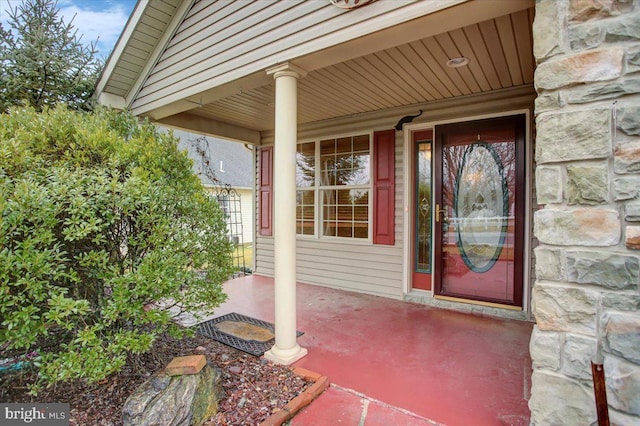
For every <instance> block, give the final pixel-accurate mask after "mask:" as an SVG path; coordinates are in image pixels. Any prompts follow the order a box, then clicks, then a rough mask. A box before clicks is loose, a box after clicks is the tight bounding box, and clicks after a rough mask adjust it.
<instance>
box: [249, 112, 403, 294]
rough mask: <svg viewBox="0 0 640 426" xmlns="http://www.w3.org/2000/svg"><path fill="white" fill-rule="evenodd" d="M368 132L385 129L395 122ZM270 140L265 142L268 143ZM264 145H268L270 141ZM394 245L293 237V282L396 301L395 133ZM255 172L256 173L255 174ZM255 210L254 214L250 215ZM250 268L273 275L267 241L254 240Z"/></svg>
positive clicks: (398, 210)
mask: <svg viewBox="0 0 640 426" xmlns="http://www.w3.org/2000/svg"><path fill="white" fill-rule="evenodd" d="M379 125H380V122H378V127H376V128H375V129H373V130H386V129H390V128H392V127H393V125H395V123H393V125H392V124H390V123H389V124H388V125H386V126H384V127H382V128H380V127H379ZM370 130H372V129H371V128H362V127H359V128H351V129H350V130H348V132H360V131H362V132H368V131H370ZM329 134H331V135H333V134H335V133H334V132H333V131H332V129H331V128H326V129H325V130H324V133H323V132H322V131H320V132H318V131H314V132H313V136H312V135H311V134H308V133H307V134H305V136H306V138H309V137H315V138H320V137H323V136H327V135H329ZM269 139H270V140H269ZM269 139H267V140H265V143H267V142H269V143H273V138H272V137H271V138H269ZM395 152H396V158H395V164H396V196H395V245H393V246H389V245H380V244H376V245H374V244H373V243H370V242H369V243H367V242H362V241H357V242H351V241H350V240H349V239H346V238H345V239H323V238H319V239H318V238H309V237H302V236H298V239H297V243H296V265H297V267H296V275H297V280H298V282H302V283H306V284H315V285H321V286H324V287H331V288H337V289H342V290H348V291H355V292H360V293H367V294H373V295H377V296H384V297H390V298H394V299H401V298H402V268H403V262H402V253H403V242H402V220H403V211H402V206H403V203H404V196H403V192H402V186H403V185H404V180H403V177H402V176H403V173H402V133H400V132H397V133H396V150H395ZM257 172H258V169H256V173H257ZM257 214H259V210H256V215H257ZM370 226H371V224H370ZM254 253H256V255H255V257H256V269H255V273H257V274H259V275H266V276H273V238H272V237H263V236H260V235H257V236H256V247H255V252H254Z"/></svg>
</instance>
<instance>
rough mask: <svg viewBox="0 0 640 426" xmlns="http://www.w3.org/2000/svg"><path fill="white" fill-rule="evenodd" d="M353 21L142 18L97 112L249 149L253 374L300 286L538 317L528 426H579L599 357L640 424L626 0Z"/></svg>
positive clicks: (632, 87)
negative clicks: (263, 329) (267, 286)
mask: <svg viewBox="0 0 640 426" xmlns="http://www.w3.org/2000/svg"><path fill="white" fill-rule="evenodd" d="M355 4H356V1H355V0H311V1H302V0H299V1H294V0H290V1H254V2H248V1H236V2H234V1H227V0H225V1H212V0H207V1H191V2H189V1H180V0H154V1H140V2H139V3H138V6H137V7H136V9H135V10H134V12H133V14H132V17H131V19H130V21H129V23H128V24H127V26H126V28H125V30H124V33H123V35H122V37H121V39H120V41H119V42H118V44H117V46H116V48H115V50H114V53H113V55H112V56H111V58H110V59H109V60H108V62H107V64H106V67H105V71H104V74H103V76H102V78H101V79H100V81H99V84H98V87H97V93H98V95H99V100H100V102H101V103H102V104H105V105H111V106H113V107H115V108H123V109H124V108H127V109H130V110H131V111H132V112H133V113H135V114H137V115H141V116H147V117H149V118H151V119H152V120H155V121H157V122H158V123H160V124H164V125H169V126H173V127H179V128H183V129H185V130H189V131H194V132H197V133H200V134H207V135H211V136H216V137H221V138H225V139H230V140H235V141H238V142H241V143H243V144H244V143H248V144H252V145H254V146H256V147H257V149H256V163H255V164H256V175H257V187H256V210H257V215H256V220H257V228H258V231H259V235H257V237H256V247H255V250H256V258H257V263H256V269H255V273H257V274H262V275H268V276H275V286H276V306H277V310H276V315H275V317H276V344H275V346H274V348H273V349H272V350H271V351H269V352H268V353H267V356H268V357H269V358H270V359H273V360H276V361H278V362H284V363H290V362H293V361H295V360H296V359H298V358H300V357H302V356H304V354H305V353H306V351H305V349H303V348H300V346H299V345H298V344H297V342H296V337H295V330H296V328H295V319H296V310H295V283H296V280H298V281H300V282H306V283H310V284H316V285H322V286H330V287H336V288H342V289H345V290H350V291H358V292H365V293H369V294H375V295H380V296H384V297H390V298H397V299H406V300H411V301H416V302H420V303H426V304H432V305H437V306H444V307H453V308H457V309H465V310H469V311H477V312H485V313H488V314H491V315H500V316H503V317H509V318H519V319H531V318H535V321H536V327H535V328H534V332H533V335H532V340H531V356H532V360H533V367H534V370H533V375H532V389H531V399H530V402H529V405H530V407H531V414H532V423H534V424H591V423H592V422H594V421H595V418H596V412H595V408H594V404H593V390H592V384H591V372H590V365H589V361H590V359H591V357H592V355H594V353H595V352H596V342H599V343H601V344H602V348H603V352H604V364H605V368H606V373H607V386H608V396H609V408H610V412H611V416H612V419H613V420H614V423H617V424H639V423H640V294H639V289H638V285H639V282H638V281H639V269H640V266H639V265H640V261H639V254H640V253H639V252H638V250H639V249H640V223H639V221H640V201H639V195H640V194H639V193H640V25H639V23H640V5H639V3H638V1H615V0H538V1H535V2H534V1H533V0H509V1H506V0H504V1H502V0H472V1H465V0H441V1H435V0H434V1H413V0H378V1H368V0H360V1H359V2H357V6H358V7H355V8H354V7H353V6H354V5H355ZM419 110H422V114H421V115H419V116H416V117H415V118H413V121H410V120H411V118H407V119H404V120H402V118H403V117H405V116H410V115H414V116H415V115H418V112H419ZM396 126H397V130H396V129H395V127H396ZM424 326H428V324H424Z"/></svg>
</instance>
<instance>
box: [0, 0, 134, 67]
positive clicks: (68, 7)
mask: <svg viewBox="0 0 640 426" xmlns="http://www.w3.org/2000/svg"><path fill="white" fill-rule="evenodd" d="M20 3H21V2H20V0H0V22H2V23H3V26H5V23H6V21H7V19H8V14H7V12H6V10H8V9H9V7H10V6H11V7H15V6H17V5H19V4H20ZM135 5H136V0H58V8H59V9H60V16H62V18H63V19H64V21H65V22H69V20H71V19H72V18H73V17H74V16H75V19H74V20H73V25H74V27H75V28H77V29H78V35H81V34H82V35H83V37H82V41H83V42H85V43H86V44H89V42H91V41H95V40H96V39H98V44H97V48H98V56H101V57H104V58H107V57H108V56H109V53H111V50H112V49H113V46H114V45H115V43H116V41H118V37H119V36H120V33H121V32H122V29H123V28H124V26H125V24H126V23H127V20H128V19H129V15H130V14H131V11H132V10H133V8H134V7H135Z"/></svg>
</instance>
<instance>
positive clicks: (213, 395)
mask: <svg viewBox="0 0 640 426" xmlns="http://www.w3.org/2000/svg"><path fill="white" fill-rule="evenodd" d="M222 398H223V390H222V385H221V373H220V371H219V370H218V369H217V368H215V367H213V366H211V365H210V364H207V365H205V366H204V368H203V369H202V370H201V371H200V372H199V373H197V374H188V375H179V376H169V375H167V373H166V372H165V370H162V371H160V372H158V373H156V374H155V375H154V376H152V377H151V378H150V379H149V380H147V381H146V382H144V383H143V384H142V385H141V386H140V387H139V388H138V389H137V390H136V391H135V392H134V393H133V394H132V395H131V396H130V397H129V398H128V399H127V401H126V402H125V404H124V407H123V409H122V420H123V424H124V425H125V426H127V425H140V426H152V425H158V426H160V425H162V426H188V425H196V426H198V425H201V424H202V423H204V422H205V421H206V420H207V419H209V418H210V417H212V416H214V415H215V414H216V412H217V411H218V402H219V401H220V399H222Z"/></svg>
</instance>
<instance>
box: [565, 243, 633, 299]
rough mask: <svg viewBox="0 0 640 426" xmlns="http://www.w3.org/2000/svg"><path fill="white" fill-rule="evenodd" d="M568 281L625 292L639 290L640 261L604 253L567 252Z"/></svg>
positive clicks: (626, 256) (630, 257)
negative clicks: (626, 290)
mask: <svg viewBox="0 0 640 426" xmlns="http://www.w3.org/2000/svg"><path fill="white" fill-rule="evenodd" d="M565 255H566V259H567V281H570V282H574V283H579V284H595V285H598V286H601V287H605V288H609V289H614V290H625V289H636V288H638V279H639V278H638V277H639V276H640V261H639V260H638V257H636V256H628V255H624V254H616V253H607V252H604V251H599V252H594V251H583V250H567V252H566V253H565Z"/></svg>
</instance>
